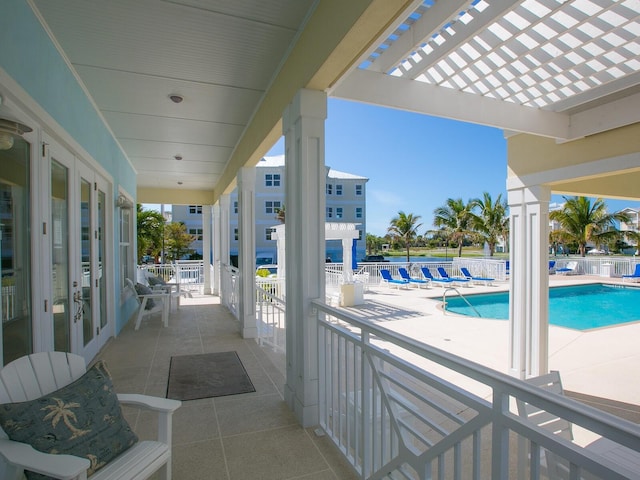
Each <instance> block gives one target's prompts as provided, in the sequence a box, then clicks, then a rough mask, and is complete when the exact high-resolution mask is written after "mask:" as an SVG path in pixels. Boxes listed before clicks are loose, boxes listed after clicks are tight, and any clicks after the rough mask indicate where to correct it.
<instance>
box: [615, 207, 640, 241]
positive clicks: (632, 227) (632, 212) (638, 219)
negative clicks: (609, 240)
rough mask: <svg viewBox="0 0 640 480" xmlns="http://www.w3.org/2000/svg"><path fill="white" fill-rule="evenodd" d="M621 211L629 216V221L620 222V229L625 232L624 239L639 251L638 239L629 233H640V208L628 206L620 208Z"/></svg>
mask: <svg viewBox="0 0 640 480" xmlns="http://www.w3.org/2000/svg"><path fill="white" fill-rule="evenodd" d="M620 213H626V214H627V215H628V216H629V221H628V222H620V227H619V228H620V231H621V232H623V233H624V238H623V240H624V241H625V242H626V243H627V244H628V245H631V246H632V247H634V248H635V251H637V249H638V241H637V239H636V238H635V237H634V236H632V235H629V233H634V234H638V233H640V209H638V208H631V207H627V208H623V209H622V210H620Z"/></svg>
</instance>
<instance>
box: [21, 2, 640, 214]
mask: <svg viewBox="0 0 640 480" xmlns="http://www.w3.org/2000/svg"><path fill="white" fill-rule="evenodd" d="M33 4H34V5H35V7H36V8H37V10H38V11H39V13H40V15H41V17H42V19H43V23H44V24H45V25H46V26H47V27H48V28H49V29H50V32H51V35H52V37H53V38H54V39H55V41H56V42H57V43H58V44H59V46H60V49H61V50H62V51H63V52H64V55H66V57H67V59H68V61H69V63H70V65H71V66H72V67H73V68H74V69H75V71H76V72H77V75H78V78H79V79H80V80H81V82H82V83H83V84H84V85H85V87H86V89H87V91H88V93H89V94H90V96H91V97H92V98H93V100H94V102H95V104H96V106H97V108H98V109H99V110H100V112H101V113H102V115H103V117H104V119H105V121H106V123H107V124H108V125H109V127H110V128H111V130H112V131H113V133H114V135H115V137H116V139H117V140H118V142H119V143H120V145H121V146H122V148H123V151H124V152H125V153H126V155H127V156H128V157H129V159H130V160H131V162H132V163H133V165H134V167H135V168H136V170H137V172H138V178H137V184H138V192H139V199H140V201H145V202H153V203H156V202H160V201H162V200H160V199H159V197H158V195H161V194H162V193H163V192H168V191H173V192H185V196H184V197H183V198H184V199H185V200H184V202H183V203H193V201H192V200H189V199H188V198H189V197H188V195H186V194H187V193H188V192H194V191H201V192H207V194H208V195H211V198H212V199H213V200H215V198H214V197H213V192H214V191H215V193H216V194H219V193H221V191H222V190H224V189H228V188H229V185H232V184H233V179H234V177H235V173H236V171H237V169H238V168H239V167H240V166H242V165H244V164H248V163H250V161H257V160H258V159H259V158H255V156H256V155H263V154H264V153H266V151H267V150H268V148H269V147H270V144H269V142H273V141H275V140H276V139H277V138H278V135H279V132H278V129H277V122H278V119H279V117H280V115H281V113H282V111H283V107H284V105H286V103H283V102H286V101H290V98H291V97H290V95H293V93H294V92H293V91H290V90H293V89H295V88H299V86H298V85H300V86H306V87H308V88H315V89H326V90H327V92H328V94H329V95H331V96H334V97H339V98H345V99H349V100H355V101H361V102H368V103H373V104H377V105H383V106H389V107H393V108H400V109H405V110H410V111H416V112H419V113H424V114H428V115H434V116H440V117H446V118H452V119H456V120H462V121H466V122H472V123H478V124H483V125H490V126H494V127H497V128H501V129H504V130H506V131H507V132H509V131H515V132H529V133H534V134H537V135H543V136H547V137H552V138H557V139H561V140H571V139H576V138H581V137H584V136H587V135H591V134H594V133H598V132H602V131H605V130H609V129H613V128H616V127H619V126H623V125H629V124H632V123H635V122H638V121H640V73H639V72H640V68H639V67H640V61H639V60H638V58H640V41H638V37H639V36H640V0H624V1H612V0H566V1H562V0H525V1H513V0H511V1H507V0H474V1H470V0H465V1H461V0H425V1H421V0H418V1H416V0H394V1H390V0H350V2H348V3H344V2H343V0H342V1H332V0H322V1H319V0H242V1H239V0H175V1H170V0H136V1H135V2H131V1H130V0H109V1H108V2H105V1H103V0H57V1H55V2H51V1H49V0H33ZM327 19H329V20H328V21H327ZM358 22H360V24H365V23H366V24H367V28H364V27H362V25H360V30H358ZM327 25H331V28H327ZM334 31H337V33H334ZM354 32H355V33H354ZM331 35H334V37H331ZM346 45H348V47H347V46H346ZM292 58H293V60H292ZM293 61H295V62H297V63H296V64H295V67H292V68H289V65H290V64H291V63H293ZM303 62H306V64H305V65H303V67H300V65H302V64H303ZM327 65H329V66H330V69H331V70H330V72H328V71H327ZM323 69H324V70H323ZM301 72H302V73H301ZM345 72H346V73H345ZM292 75H294V76H296V75H297V77H296V78H295V79H294V80H291V76H292ZM283 77H288V78H283ZM278 88H280V92H281V93H280V97H279V98H277V100H278V101H277V102H276V101H274V99H273V97H270V95H271V93H272V92H273V91H274V90H277V89H278ZM282 92H286V94H288V95H289V97H287V95H285V94H282ZM172 94H177V95H180V96H182V97H183V101H182V102H181V103H173V102H172V101H171V100H170V99H169V96H170V95H172ZM287 98H289V100H287ZM264 110H267V111H270V113H269V115H268V117H269V118H267V119H266V120H265V119H264V115H263V113H264ZM260 122H262V126H261V128H260V129H257V130H256V129H254V127H255V125H256V124H259V123H260ZM265 125H266V126H265ZM265 132H268V133H269V136H268V138H267V137H265V135H266V133H265ZM274 132H275V133H274ZM248 137H249V138H250V139H251V140H250V141H249V142H247V138H248ZM258 137H259V138H258ZM267 144H268V145H267ZM178 157H181V158H182V159H181V160H178V159H177V158H178ZM178 182H182V183H181V185H178ZM145 189H147V190H150V191H151V190H153V192H154V195H155V197H154V198H151V197H149V196H148V195H140V192H141V191H145ZM174 198H175V197H174ZM175 203H178V202H175ZM200 203H204V202H200Z"/></svg>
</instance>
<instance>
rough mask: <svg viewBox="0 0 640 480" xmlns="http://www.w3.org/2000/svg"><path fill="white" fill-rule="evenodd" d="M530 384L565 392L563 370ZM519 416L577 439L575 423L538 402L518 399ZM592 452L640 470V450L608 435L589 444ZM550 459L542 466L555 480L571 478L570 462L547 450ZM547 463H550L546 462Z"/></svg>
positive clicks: (587, 475)
mask: <svg viewBox="0 0 640 480" xmlns="http://www.w3.org/2000/svg"><path fill="white" fill-rule="evenodd" d="M526 382H527V383H530V384H532V385H535V386H537V387H540V388H542V389H544V390H546V391H547V392H551V393H554V394H557V395H564V390H563V388H562V381H561V380H560V372H558V371H556V370H552V371H551V372H549V373H547V374H545V375H540V376H539V377H532V378H528V379H527V380H526ZM516 405H517V409H518V415H519V416H521V417H523V418H526V419H528V420H530V421H532V422H533V423H535V424H536V425H537V426H539V427H542V428H544V429H545V430H548V431H550V432H552V433H553V434H555V435H558V436H560V437H562V438H564V439H566V440H568V441H570V442H572V441H573V425H572V423H571V422H569V421H568V420H566V419H564V418H560V417H558V416H557V415H555V414H553V413H550V412H547V411H546V410H543V409H541V408H539V407H536V406H535V405H531V404H529V403H526V402H523V401H522V400H520V399H517V400H516ZM585 448H586V449H587V450H588V451H589V452H591V453H592V454H595V455H599V456H601V457H604V458H606V459H608V460H610V461H612V462H613V463H616V464H617V465H619V466H621V467H623V468H626V469H628V470H629V471H632V472H638V471H639V469H640V452H637V451H635V450H631V449H630V448H627V447H624V446H622V445H620V444H618V443H616V442H613V441H612V440H609V439H608V438H600V439H598V440H596V441H594V442H592V443H590V444H589V445H587V446H586V447H585ZM543 451H544V455H545V457H546V462H542V461H541V464H542V465H541V466H543V467H546V469H547V475H548V476H549V478H552V479H562V480H565V479H566V480H569V479H570V478H572V477H571V474H570V472H569V462H568V461H567V460H566V459H564V458H561V457H559V456H558V455H556V454H554V453H552V452H550V451H549V450H547V449H543ZM545 463H546V465H544V464H545ZM580 478H581V479H585V480H591V479H594V478H595V477H594V476H593V475H591V474H590V473H588V472H581V474H580Z"/></svg>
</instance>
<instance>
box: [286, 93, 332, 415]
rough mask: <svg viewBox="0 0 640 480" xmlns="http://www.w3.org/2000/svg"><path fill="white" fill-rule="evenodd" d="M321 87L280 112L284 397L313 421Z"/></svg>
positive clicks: (320, 279)
mask: <svg viewBox="0 0 640 480" xmlns="http://www.w3.org/2000/svg"><path fill="white" fill-rule="evenodd" d="M326 117H327V97H326V95H325V93H324V92H318V91H313V90H300V91H298V93H297V94H296V96H295V97H294V99H293V101H292V103H291V104H289V106H288V107H287V109H286V110H285V112H284V116H283V121H282V124H283V127H282V128H283V133H284V135H285V199H286V209H287V215H286V221H285V234H286V238H287V241H286V247H285V251H286V280H287V281H286V298H287V313H286V331H287V341H286V345H287V380H286V385H285V400H286V402H287V404H288V405H289V407H290V408H291V409H292V410H293V411H294V413H295V415H296V417H297V418H298V421H299V422H300V423H301V424H302V426H304V427H307V426H312V425H316V424H317V423H318V338H317V337H318V335H317V328H316V315H315V314H314V313H313V311H312V309H311V301H312V300H313V299H316V298H321V299H324V298H325V275H324V269H325V257H324V253H325V225H324V223H325V185H326V170H325V164H324V121H325V119H326Z"/></svg>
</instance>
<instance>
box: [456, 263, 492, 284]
mask: <svg viewBox="0 0 640 480" xmlns="http://www.w3.org/2000/svg"><path fill="white" fill-rule="evenodd" d="M460 272H461V273H462V275H464V278H466V279H467V280H471V281H472V282H473V283H484V284H485V285H487V286H488V285H493V282H494V281H495V278H489V277H474V276H473V275H471V272H470V271H469V270H467V269H466V268H465V267H460Z"/></svg>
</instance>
